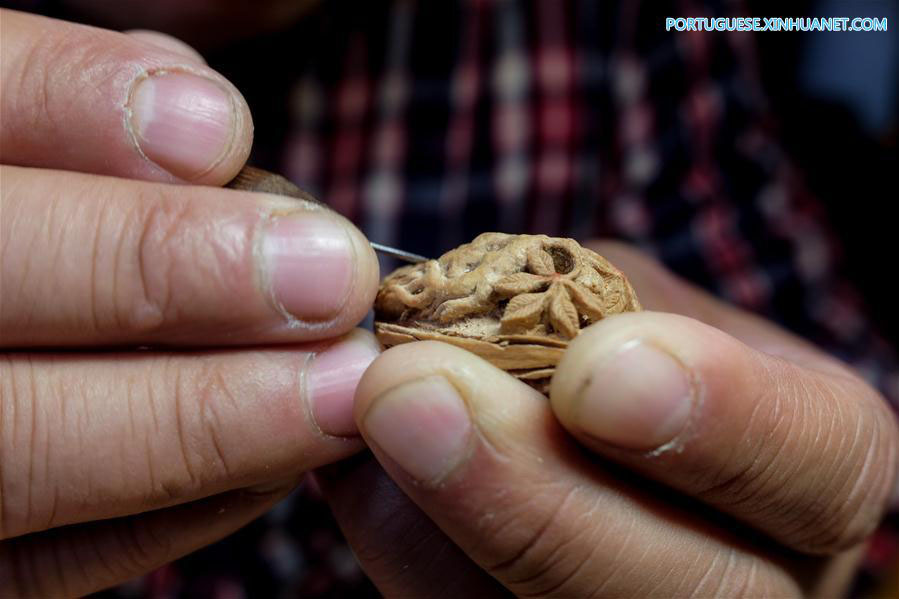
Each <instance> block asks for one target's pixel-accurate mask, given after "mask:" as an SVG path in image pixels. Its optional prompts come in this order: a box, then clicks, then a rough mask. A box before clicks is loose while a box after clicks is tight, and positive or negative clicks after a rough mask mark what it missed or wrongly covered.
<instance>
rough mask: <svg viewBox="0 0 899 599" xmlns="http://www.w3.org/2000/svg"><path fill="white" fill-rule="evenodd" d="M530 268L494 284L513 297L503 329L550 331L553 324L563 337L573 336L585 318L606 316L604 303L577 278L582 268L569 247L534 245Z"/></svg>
mask: <svg viewBox="0 0 899 599" xmlns="http://www.w3.org/2000/svg"><path fill="white" fill-rule="evenodd" d="M551 252H552V254H551ZM553 254H554V255H553ZM527 270H528V271H530V272H518V273H515V274H512V275H509V276H507V277H505V278H503V279H500V280H499V281H497V282H496V283H495V284H494V286H493V290H494V292H496V293H497V294H498V295H499V296H500V297H509V298H511V299H510V300H509V303H508V304H506V308H505V311H504V312H503V316H502V318H501V320H500V326H501V329H500V330H501V331H502V332H503V333H505V334H546V333H547V330H546V324H549V325H550V326H551V327H552V329H553V330H554V331H555V332H556V333H557V334H558V335H560V336H561V337H564V338H566V339H573V338H574V337H576V336H577V334H578V332H580V328H581V320H582V319H583V320H584V321H585V322H586V323H590V322H596V321H598V320H601V319H602V318H603V316H604V312H603V306H602V304H601V303H600V301H599V299H598V298H597V297H596V295H595V294H594V293H593V292H592V291H591V290H590V289H588V288H587V287H585V286H584V285H583V284H582V283H580V282H578V281H577V276H578V275H579V274H580V268H579V267H577V266H575V265H574V264H573V263H572V260H571V257H570V255H569V254H568V253H567V250H566V249H565V248H558V247H553V248H550V250H549V251H547V250H546V249H543V248H533V249H531V250H530V251H529V252H528V260H527ZM560 270H563V271H564V270H567V272H559V271H560Z"/></svg>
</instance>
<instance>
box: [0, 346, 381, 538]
mask: <svg viewBox="0 0 899 599" xmlns="http://www.w3.org/2000/svg"><path fill="white" fill-rule="evenodd" d="M377 352H378V347H377V344H376V342H375V340H374V337H373V336H372V335H371V334H370V333H368V332H365V331H362V330H359V331H355V332H353V333H352V334H351V335H349V336H347V337H345V338H343V339H341V340H339V341H337V342H334V343H332V344H330V345H325V344H321V345H319V346H316V347H307V348H306V349H304V350H302V349H294V350H257V351H247V352H208V353H194V354H191V353H182V354H177V355H162V354H154V353H150V352H136V353H132V354H94V355H90V354H82V355H79V356H72V355H66V354H60V355H56V354H33V355H20V354H9V355H7V356H6V359H5V361H4V362H5V363H4V364H3V365H2V369H0V380H2V387H0V390H2V395H0V409H2V411H0V414H2V416H3V417H2V421H0V427H2V428H0V499H2V506H0V507H2V509H0V538H7V537H15V536H19V535H23V534H26V533H29V532H34V531H37V530H44V529H47V528H53V527H57V526H62V525H65V524H70V523H73V522H85V521H88V520H95V519H99V518H111V517H117V516H124V515H129V514H134V513H138V512H143V511H146V510H150V509H158V508H161V507H167V506H170V505H174V504H177V503H183V502H186V501H192V500H195V499H198V498H200V497H206V496H209V495H213V494H216V493H221V492H224V491H227V490H230V489H235V488H241V487H247V486H250V485H257V484H261V483H265V482H267V481H271V480H279V479H283V478H287V477H290V476H293V475H295V474H296V473H298V472H302V471H304V470H307V469H310V468H314V467H317V466H321V465H323V464H326V463H330V462H332V461H334V460H337V459H341V458H344V457H346V456H348V455H351V454H352V453H355V452H356V451H358V450H359V449H360V448H361V442H360V441H359V439H358V437H357V436H356V431H355V430H354V428H353V429H351V428H349V427H350V426H351V423H352V397H353V393H354V391H355V386H356V382H357V381H358V379H359V377H360V376H361V375H362V372H363V371H364V370H365V368H366V366H367V365H368V364H369V363H370V362H371V361H372V359H373V358H374V357H375V355H376V354H377Z"/></svg>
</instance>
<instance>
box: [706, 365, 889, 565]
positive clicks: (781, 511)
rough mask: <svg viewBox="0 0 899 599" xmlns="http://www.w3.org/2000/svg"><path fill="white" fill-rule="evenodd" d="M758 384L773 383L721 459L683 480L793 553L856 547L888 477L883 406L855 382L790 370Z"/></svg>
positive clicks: (882, 501)
mask: <svg viewBox="0 0 899 599" xmlns="http://www.w3.org/2000/svg"><path fill="white" fill-rule="evenodd" d="M782 368H784V369H789V368H793V367H792V366H790V365H788V364H783V365H782ZM765 379H766V380H768V381H771V382H772V384H771V385H765V386H763V387H764V391H763V392H762V393H763V395H761V396H759V397H758V398H757V399H756V400H755V403H754V408H753V411H752V412H751V415H750V417H749V418H748V419H746V421H745V424H744V426H743V429H742V433H741V434H740V435H738V436H737V438H736V439H735V440H734V442H733V443H732V444H731V445H730V446H731V447H732V448H733V449H732V450H731V453H730V455H725V456H723V457H720V458H719V459H720V465H719V467H718V468H716V469H713V470H709V469H703V468H699V469H698V470H697V472H694V473H693V474H692V477H693V483H694V485H695V486H694V488H696V489H697V492H696V493H695V496H696V497H697V498H698V499H700V500H703V501H705V502H707V503H711V504H713V505H717V506H720V507H723V508H725V509H726V510H727V511H729V512H732V513H739V514H742V515H743V517H744V518H746V519H748V521H749V523H750V524H752V525H754V526H757V527H760V528H761V529H763V530H765V531H766V532H767V533H768V534H770V535H771V536H773V537H774V538H775V539H777V540H779V541H781V542H784V543H786V544H788V545H789V546H790V547H793V548H794V549H798V550H800V551H804V552H808V553H815V554H828V553H833V552H836V551H839V550H842V549H845V548H847V547H851V546H853V545H855V544H857V543H859V542H861V541H863V540H864V539H865V538H866V537H867V536H869V535H870V534H871V533H872V532H873V530H874V529H875V528H876V526H877V524H878V522H879V520H880V518H881V516H882V514H883V511H884V510H885V508H886V503H887V501H888V496H889V492H890V490H891V488H892V484H893V476H894V474H895V470H896V461H897V448H899V441H897V434H896V425H895V421H894V419H893V416H892V414H891V413H890V411H889V409H888V407H887V406H886V402H885V401H884V400H883V399H882V398H880V397H879V396H878V395H877V394H876V392H874V391H873V390H871V389H870V388H868V387H867V386H863V387H860V385H863V383H861V382H860V381H858V380H855V379H847V380H846V381H845V383H843V384H841V383H840V382H836V383H835V382H834V381H832V380H828V381H818V380H816V379H810V378H809V377H808V376H804V375H803V374H802V373H795V372H790V371H789V370H784V371H782V372H775V373H768V376H766V377H765ZM775 383H776V384H775ZM860 389H861V390H862V392H861V393H860V392H859V390H860ZM860 397H861V398H863V399H861V400H859V398H860ZM850 399H851V401H850Z"/></svg>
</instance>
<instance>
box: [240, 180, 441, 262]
mask: <svg viewBox="0 0 899 599" xmlns="http://www.w3.org/2000/svg"><path fill="white" fill-rule="evenodd" d="M225 187H230V188H231V189H243V190H246V191H260V192H263V193H275V194H278V195H282V196H289V197H292V198H299V199H301V200H306V201H307V202H313V203H315V204H319V205H321V206H325V207H328V206H327V204H325V203H324V202H322V201H320V200H318V199H316V198H315V197H313V196H312V195H311V194H309V193H307V192H305V191H303V190H302V189H300V188H299V187H297V186H296V185H294V184H293V183H291V182H290V181H288V180H287V179H285V178H284V177H282V176H281V175H276V174H275V173H271V172H269V171H266V170H263V169H261V168H256V167H255V166H245V167H243V169H241V171H240V172H239V173H237V176H236V177H234V179H232V180H231V181H230V182H229V183H228V184H227V185H226V186H225ZM329 210H330V208H329ZM370 243H371V247H372V249H373V250H375V251H376V252H378V253H379V254H385V255H387V256H391V257H393V258H396V259H398V260H402V261H404V262H411V263H412V264H417V263H419V262H427V261H428V259H427V258H425V257H424V256H419V255H418V254H413V253H412V252H407V251H405V250H400V249H397V248H392V247H390V246H387V245H382V244H380V243H375V242H373V241H372V242H370Z"/></svg>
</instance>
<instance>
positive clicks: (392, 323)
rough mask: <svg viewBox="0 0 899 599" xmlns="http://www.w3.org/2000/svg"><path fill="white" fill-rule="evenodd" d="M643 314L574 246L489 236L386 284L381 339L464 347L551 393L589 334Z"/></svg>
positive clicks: (378, 329) (609, 272) (602, 264)
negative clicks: (565, 356) (574, 345)
mask: <svg viewBox="0 0 899 599" xmlns="http://www.w3.org/2000/svg"><path fill="white" fill-rule="evenodd" d="M641 309H642V308H641V307H640V302H639V301H638V300H637V295H636V293H634V290H633V288H632V287H631V285H630V283H629V282H628V280H627V278H625V276H624V275H623V274H622V273H621V272H620V271H619V270H618V269H616V268H615V267H614V266H612V265H611V264H610V263H609V262H608V261H607V260H606V259H605V258H603V257H602V256H600V255H599V254H597V253H595V252H592V251H590V250H588V249H586V248H583V247H581V246H580V245H579V244H578V243H577V242H576V241H574V240H573V239H562V238H555V237H547V236H546V235H507V234H505V233H484V234H482V235H479V236H478V237H477V238H475V239H474V241H472V242H471V243H468V244H465V245H462V246H460V247H458V248H456V249H455V250H452V251H450V252H447V253H446V254H444V255H443V256H441V257H440V258H439V259H437V260H429V261H427V262H423V263H421V264H415V265H411V266H404V267H402V268H399V269H397V270H395V271H394V272H393V273H391V274H390V275H389V276H388V277H387V278H386V279H384V281H383V282H382V283H381V289H380V291H379V292H378V296H377V298H376V299H375V334H376V335H377V336H378V339H379V340H380V341H381V343H382V344H383V345H384V346H385V347H391V346H393V345H398V344H400V343H407V342H410V341H421V340H427V339H433V340H437V341H443V342H445V343H450V344H452V345H456V346H459V347H462V348H464V349H467V350H469V351H471V352H473V353H475V354H477V355H479V356H480V357H482V358H484V359H486V360H487V361H488V362H491V363H492V364H493V365H494V366H497V367H498V368H502V369H503V370H506V371H508V372H509V373H511V374H513V375H514V376H516V377H518V378H519V379H522V380H524V381H526V382H528V383H529V384H531V385H532V386H534V387H535V388H537V389H539V390H541V391H544V392H546V391H547V390H548V388H549V381H550V379H551V377H552V374H553V372H554V370H555V366H556V364H557V363H558V362H559V359H560V358H561V356H562V352H564V351H565V348H566V347H567V346H568V342H569V341H570V340H571V339H573V338H574V337H576V336H577V335H578V334H579V333H580V331H581V329H583V328H584V327H586V326H588V325H590V324H592V323H594V322H597V321H599V320H602V319H603V318H605V317H606V316H609V315H611V314H618V313H620V312H636V311H639V310H641Z"/></svg>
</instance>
